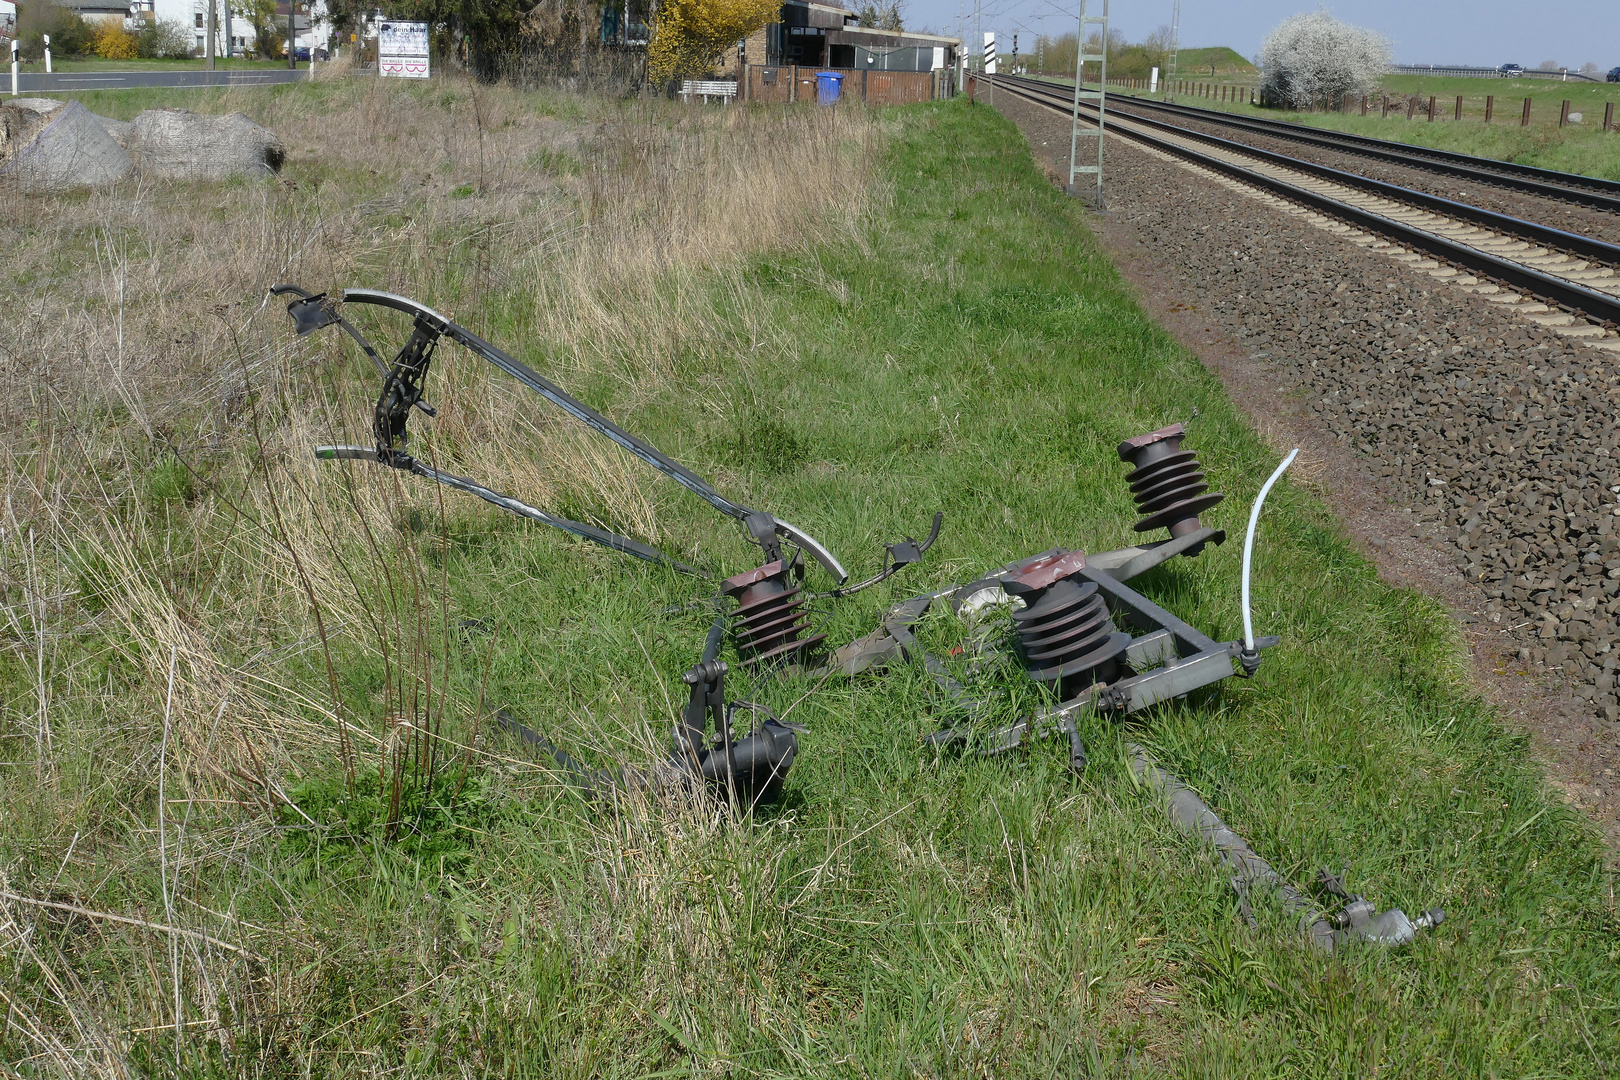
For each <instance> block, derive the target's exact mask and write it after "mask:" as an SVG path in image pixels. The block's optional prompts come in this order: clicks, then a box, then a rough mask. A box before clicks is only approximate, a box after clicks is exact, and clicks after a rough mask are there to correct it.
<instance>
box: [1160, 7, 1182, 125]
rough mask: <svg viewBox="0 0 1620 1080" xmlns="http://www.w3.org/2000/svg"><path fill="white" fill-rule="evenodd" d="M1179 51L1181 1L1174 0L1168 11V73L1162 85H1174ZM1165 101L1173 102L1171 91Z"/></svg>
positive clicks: (1173, 96) (1173, 94) (1172, 92)
mask: <svg viewBox="0 0 1620 1080" xmlns="http://www.w3.org/2000/svg"><path fill="white" fill-rule="evenodd" d="M1180 51H1181V0H1176V4H1175V7H1174V8H1172V9H1171V11H1170V71H1169V74H1167V75H1166V76H1165V82H1164V85H1165V86H1167V87H1174V86H1175V85H1176V53H1178V52H1180ZM1166 100H1168V101H1175V100H1176V99H1175V92H1174V90H1172V91H1171V93H1170V94H1169V95H1167V96H1166Z"/></svg>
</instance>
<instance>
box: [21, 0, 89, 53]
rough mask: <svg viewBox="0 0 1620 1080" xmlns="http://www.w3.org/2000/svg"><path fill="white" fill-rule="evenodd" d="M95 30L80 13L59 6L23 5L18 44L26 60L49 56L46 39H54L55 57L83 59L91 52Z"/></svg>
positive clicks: (53, 51) (53, 50)
mask: <svg viewBox="0 0 1620 1080" xmlns="http://www.w3.org/2000/svg"><path fill="white" fill-rule="evenodd" d="M92 30H93V27H91V25H90V24H89V23H87V22H85V21H84V20H83V19H82V18H80V17H79V14H78V12H75V11H69V10H67V9H66V8H60V7H57V6H56V5H55V4H23V5H22V6H21V7H20V8H19V10H18V12H17V43H18V47H19V48H20V49H21V50H22V54H23V56H25V57H27V58H28V59H30V60H38V59H40V58H41V57H43V56H44V55H45V41H44V37H43V35H45V34H49V35H51V54H52V55H53V56H82V55H84V54H85V53H88V52H89V51H90V40H91V32H92Z"/></svg>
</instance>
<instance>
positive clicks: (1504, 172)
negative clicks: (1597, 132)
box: [1021, 80, 1620, 211]
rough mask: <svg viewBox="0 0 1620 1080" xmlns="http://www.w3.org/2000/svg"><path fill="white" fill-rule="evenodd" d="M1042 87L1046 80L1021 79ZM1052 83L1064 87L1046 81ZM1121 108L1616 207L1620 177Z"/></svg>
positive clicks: (1190, 110)
mask: <svg viewBox="0 0 1620 1080" xmlns="http://www.w3.org/2000/svg"><path fill="white" fill-rule="evenodd" d="M1021 81H1027V82H1030V83H1034V84H1035V85H1037V86H1038V85H1041V84H1042V82H1046V81H1045V80H1040V81H1037V80H1021ZM1046 84H1047V85H1052V86H1068V85H1072V84H1062V83H1055V82H1047V83H1046ZM1111 107H1112V108H1115V109H1120V110H1121V111H1129V110H1130V109H1148V110H1151V111H1154V112H1161V113H1167V114H1170V115H1175V116H1182V117H1185V118H1186V119H1190V120H1198V121H1201V122H1204V123H1210V124H1220V125H1223V126H1225V127H1231V128H1236V129H1239V130H1247V131H1253V132H1256V133H1258V134H1265V135H1274V136H1279V137H1281V138H1285V139H1292V140H1294V141H1296V142H1302V143H1306V144H1310V145H1316V146H1322V147H1324V148H1328V149H1333V150H1343V151H1346V152H1349V153H1356V154H1362V155H1365V156H1367V157H1374V158H1379V159H1381V160H1385V161H1391V162H1395V163H1398V164H1402V165H1408V166H1411V167H1413V168H1426V169H1429V170H1430V171H1433V172H1441V173H1446V174H1448V175H1452V176H1462V177H1466V178H1468V179H1470V180H1474V181H1477V182H1481V183H1493V184H1498V185H1500V186H1503V187H1510V188H1514V189H1516V190H1519V191H1525V192H1530V193H1533V194H1537V195H1543V196H1546V197H1549V198H1557V199H1563V200H1566V201H1569V202H1574V203H1579V204H1581V205H1583V206H1591V207H1593V208H1595V209H1599V210H1610V211H1620V181H1614V180H1604V179H1601V178H1599V177H1595V176H1582V175H1580V174H1579V173H1567V172H1558V171H1556V170H1554V169H1538V168H1535V167H1534V166H1530V165H1518V164H1515V163H1513V162H1511V161H1499V160H1497V159H1495V158H1482V157H1475V156H1473V155H1470V154H1459V153H1456V152H1455V151H1451V150H1437V149H1435V148H1433V147H1428V146H1417V145H1414V144H1412V143H1402V142H1392V141H1390V140H1388V139H1375V138H1372V137H1371V136H1367V135H1352V134H1350V133H1349V132H1344V131H1327V130H1323V129H1321V128H1314V127H1309V126H1307V125H1304V124H1297V123H1292V122H1290V121H1286V120H1268V119H1265V118H1263V117H1257V116H1242V117H1237V116H1233V115H1232V114H1230V113H1225V112H1220V111H1218V110H1214V109H1201V108H1199V107H1197V106H1194V105H1181V104H1175V105H1172V104H1169V103H1167V102H1161V101H1152V100H1149V99H1147V98H1135V97H1131V98H1121V97H1116V98H1114V100H1113V104H1112V106H1111Z"/></svg>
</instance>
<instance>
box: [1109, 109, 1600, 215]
mask: <svg viewBox="0 0 1620 1080" xmlns="http://www.w3.org/2000/svg"><path fill="white" fill-rule="evenodd" d="M1128 105H1129V103H1128V102H1127V101H1126V100H1125V99H1123V98H1115V99H1111V103H1110V105H1109V108H1110V109H1114V110H1117V111H1119V112H1121V113H1130V111H1131V110H1130V109H1129V108H1128ZM1121 106H1127V107H1124V108H1122V107H1121ZM1140 115H1142V116H1145V117H1148V118H1150V119H1154V120H1166V121H1170V122H1172V123H1175V124H1177V125H1180V126H1182V127H1185V128H1187V129H1189V130H1191V131H1200V132H1203V133H1204V134H1207V135H1217V136H1219V137H1221V138H1223V139H1230V140H1231V141H1233V142H1240V143H1245V144H1247V145H1249V146H1256V147H1259V148H1260V149H1262V150H1271V151H1273V152H1275V153H1279V154H1287V155H1289V156H1290V157H1297V158H1301V159H1303V160H1305V161H1311V162H1315V163H1316V164H1318V165H1326V166H1328V167H1329V168H1333V169H1342V170H1344V171H1345V172H1353V173H1357V174H1359V175H1361V176H1369V177H1371V178H1373V179H1374V180H1382V181H1384V182H1385V183H1390V184H1399V185H1400V186H1402V187H1408V188H1412V189H1413V190H1414V191H1422V192H1426V193H1428V194H1430V195H1439V196H1441V197H1442V198H1446V199H1456V200H1457V201H1458V202H1466V203H1468V204H1469V205H1471V206H1478V207H1481V208H1483V209H1486V210H1494V211H1495V212H1497V213H1499V214H1508V215H1510V216H1512V217H1516V218H1523V219H1524V220H1526V221H1533V222H1535V223H1536V224H1538V225H1550V226H1552V227H1554V228H1558V229H1564V230H1565V231H1567V232H1575V233H1580V234H1581V235H1583V236H1590V237H1592V238H1593V239H1595V240H1602V241H1605V242H1606V243H1610V244H1620V215H1617V214H1612V213H1609V212H1607V211H1604V210H1595V209H1592V208H1591V207H1586V206H1572V205H1570V204H1569V203H1566V202H1564V201H1562V200H1559V199H1551V198H1545V197H1542V196H1540V195H1531V194H1529V193H1527V192H1522V191H1511V190H1509V189H1507V188H1499V187H1494V186H1491V185H1489V184H1484V183H1475V182H1474V181H1471V180H1464V179H1462V178H1461V177H1457V176H1442V175H1439V174H1437V173H1432V172H1426V171H1425V170H1423V169H1418V168H1412V167H1410V166H1404V165H1396V164H1394V163H1392V162H1387V161H1380V160H1378V159H1377V158H1371V157H1367V156H1365V155H1362V154H1353V153H1349V152H1347V151H1338V150H1328V149H1324V148H1322V147H1319V146H1311V145H1309V144H1307V143H1300V142H1294V141H1293V140H1291V139H1284V138H1280V137H1272V136H1268V135H1260V134H1256V133H1255V132H1252V131H1245V130H1242V129H1240V128H1229V127H1223V126H1222V125H1220V124H1218V123H1213V122H1209V121H1200V120H1193V119H1189V118H1187V117H1171V116H1168V115H1166V114H1163V113H1158V112H1155V111H1154V110H1151V109H1142V110H1140ZM1402 122H1403V123H1404V122H1405V121H1402ZM1414 149H1421V147H1414Z"/></svg>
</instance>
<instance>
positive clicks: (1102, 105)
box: [1069, 0, 1108, 210]
mask: <svg viewBox="0 0 1620 1080" xmlns="http://www.w3.org/2000/svg"><path fill="white" fill-rule="evenodd" d="M1089 2H1090V0H1080V33H1079V39H1080V40H1079V44H1078V46H1077V49H1076V52H1075V59H1074V114H1073V117H1072V119H1071V124H1070V128H1069V194H1070V195H1071V196H1072V195H1078V194H1079V192H1078V191H1076V190H1075V180H1074V178H1075V177H1076V176H1078V175H1080V174H1081V173H1095V174H1096V176H1097V209H1099V210H1101V209H1102V206H1103V131H1104V129H1105V128H1106V127H1107V116H1108V0H1102V14H1101V15H1087V14H1086V8H1087V6H1088V3H1089ZM1087 26H1096V27H1097V28H1098V29H1099V30H1100V31H1101V34H1100V37H1101V41H1102V51H1101V52H1100V53H1088V52H1086V51H1085V50H1086V27H1087ZM1089 63H1094V64H1097V65H1098V72H1097V87H1098V88H1097V89H1096V90H1094V91H1093V90H1087V89H1085V88H1084V87H1085V83H1084V80H1083V76H1084V74H1085V67H1086V65H1087V64H1089ZM1081 101H1095V102H1096V103H1097V124H1096V126H1095V127H1093V126H1091V125H1089V124H1088V125H1086V126H1085V127H1083V128H1082V127H1081V126H1080V102H1081ZM1081 136H1084V137H1086V138H1088V139H1090V138H1095V139H1096V140H1097V164H1095V165H1080V164H1076V162H1077V161H1078V159H1079V155H1080V138H1081Z"/></svg>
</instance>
